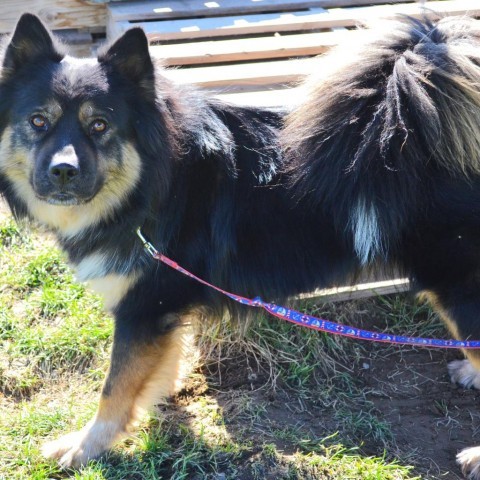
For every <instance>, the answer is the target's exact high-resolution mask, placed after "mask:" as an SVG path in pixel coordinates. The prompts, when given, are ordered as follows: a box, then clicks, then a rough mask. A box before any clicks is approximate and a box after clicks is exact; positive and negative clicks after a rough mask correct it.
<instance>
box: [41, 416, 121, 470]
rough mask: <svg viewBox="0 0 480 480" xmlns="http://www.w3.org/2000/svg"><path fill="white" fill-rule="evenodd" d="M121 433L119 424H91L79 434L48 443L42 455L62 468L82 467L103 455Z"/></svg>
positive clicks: (72, 434) (74, 433)
mask: <svg viewBox="0 0 480 480" xmlns="http://www.w3.org/2000/svg"><path fill="white" fill-rule="evenodd" d="M121 433H122V432H121V430H119V428H118V424H117V423H113V422H91V423H89V424H87V425H86V426H85V427H84V428H82V429H81V430H79V431H78V432H73V433H69V434H68V435H64V436H63V437H60V438H58V439H57V440H54V441H52V442H48V443H46V444H45V445H44V446H43V448H42V454H43V456H44V457H46V458H51V459H54V460H58V463H59V465H60V466H61V467H62V468H70V467H74V468H76V467H80V466H82V465H85V464H86V463H87V462H88V461H89V460H92V459H95V458H98V457H99V456H100V455H102V453H104V452H105V451H106V450H108V449H109V448H110V447H111V446H112V444H113V443H114V442H115V441H116V440H117V439H118V438H119V436H120V435H121Z"/></svg>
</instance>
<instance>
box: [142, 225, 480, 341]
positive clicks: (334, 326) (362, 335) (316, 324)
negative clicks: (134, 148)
mask: <svg viewBox="0 0 480 480" xmlns="http://www.w3.org/2000/svg"><path fill="white" fill-rule="evenodd" d="M136 233H137V235H138V237H139V238H140V240H141V241H142V243H143V246H144V248H145V250H146V251H147V252H148V253H149V254H150V255H151V256H152V258H154V259H155V260H158V261H160V262H162V263H164V264H165V265H168V266H169V267H171V268H173V269H174V270H176V271H177V272H180V273H182V274H183V275H186V276H187V277H190V278H192V279H193V280H196V281H197V282H200V283H202V284H203V285H206V286H207V287H210V288H213V289H214V290H216V291H217V292H220V293H222V294H223V295H226V296H227V297H229V298H231V299H232V300H234V301H235V302H238V303H241V304H243V305H249V306H251V307H257V308H263V309H264V310H266V311H267V312H268V313H270V314H271V315H273V316H275V317H278V318H281V319H282V320H286V321H287V322H290V323H294V324H295V325H300V326H302V327H307V328H311V329H312V330H318V331H320V332H326V333H331V334H334V335H340V336H343V337H349V338H359V339H361V340H370V341H372V342H383V343H392V344H397V345H417V346H422V347H434V348H464V349H478V348H480V340H465V341H461V340H439V339H435V338H421V337H406V336H402V335H391V334H388V333H377V332H372V331H369V330H363V329H361V328H355V327H349V326H347V325H342V324H340V323H335V322H330V321H328V320H323V319H321V318H317V317H313V316H311V315H307V314H305V313H301V312H298V311H296V310H293V309H291V308H286V307H282V306H279V305H275V304H274V303H267V302H264V301H263V300H262V299H261V298H260V297H255V298H254V299H250V298H245V297H242V296H240V295H235V294H234V293H230V292H227V291H226V290H222V289H221V288H219V287H217V286H215V285H212V284H211V283H208V282H207V281H205V280H203V279H201V278H199V277H197V276H196V275H194V274H193V273H191V272H189V271H188V270H185V269H184V268H183V267H181V266H180V265H179V264H178V263H177V262H175V261H173V260H171V259H170V258H168V257H166V256H165V255H163V254H161V253H160V252H158V250H157V249H156V248H155V247H154V246H153V245H152V244H151V243H150V242H149V241H148V240H147V239H146V238H145V237H144V235H143V234H142V231H141V229H140V227H139V228H137V230H136Z"/></svg>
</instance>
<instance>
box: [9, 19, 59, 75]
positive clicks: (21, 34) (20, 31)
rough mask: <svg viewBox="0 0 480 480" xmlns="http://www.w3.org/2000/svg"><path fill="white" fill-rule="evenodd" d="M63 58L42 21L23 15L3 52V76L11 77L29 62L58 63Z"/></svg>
mask: <svg viewBox="0 0 480 480" xmlns="http://www.w3.org/2000/svg"><path fill="white" fill-rule="evenodd" d="M63 57H64V55H63V53H62V52H60V51H59V50H58V48H57V46H56V45H55V41H54V39H53V37H52V36H51V35H50V32H49V31H48V30H47V28H46V27H45V25H44V24H43V23H42V21H41V20H40V19H39V18H38V17H37V16H35V15H32V14H30V13H25V14H23V15H22V16H21V17H20V20H19V21H18V23H17V26H16V27H15V32H14V33H13V36H12V38H11V40H10V43H9V44H8V46H7V49H6V51H5V57H4V59H3V75H5V74H6V75H11V74H13V73H15V72H16V71H17V70H18V69H19V68H21V67H22V66H23V65H25V64H27V63H30V62H34V61H37V60H43V59H45V60H50V61H53V62H60V61H61V60H62V58H63Z"/></svg>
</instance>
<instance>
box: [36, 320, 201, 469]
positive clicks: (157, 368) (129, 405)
mask: <svg viewBox="0 0 480 480" xmlns="http://www.w3.org/2000/svg"><path fill="white" fill-rule="evenodd" d="M191 339H192V334H191V330H190V328H189V327H188V326H186V325H182V326H176V327H174V328H173V329H171V330H170V331H168V332H167V333H164V334H162V335H159V336H157V337H156V338H153V339H150V340H147V339H143V340H142V341H141V342H140V341H138V340H137V341H134V342H132V340H131V332H128V334H127V335H125V333H124V332H122V331H121V329H119V328H117V330H116V332H115V338H114V345H113V348H112V355H111V365H110V370H109V372H108V375H107V378H106V381H105V384H104V386H103V390H102V394H101V397H100V403H99V406H98V410H97V412H96V414H95V416H94V418H93V419H92V420H91V421H90V422H89V423H88V424H87V425H86V426H85V427H84V428H82V429H81V430H80V431H78V432H74V433H71V434H68V435H65V436H63V437H61V438H59V439H58V440H55V441H53V442H50V443H48V444H46V445H45V446H44V448H43V454H44V455H45V456H46V457H48V458H53V459H56V460H58V461H59V463H60V465H61V466H62V467H64V468H67V467H78V466H80V465H84V464H85V463H86V462H87V461H88V460H90V459H93V458H96V457H98V456H100V455H101V454H102V453H103V452H105V451H106V450H108V449H109V448H110V447H111V446H112V445H113V443H115V442H116V441H117V440H119V439H120V438H122V437H123V436H125V435H126V434H127V433H128V431H129V428H130V427H131V426H132V424H133V423H134V422H135V421H136V420H137V419H138V417H139V414H140V413H141V412H142V410H143V409H144V408H147V407H149V406H151V405H153V404H154V403H155V401H159V400H161V399H162V398H165V397H167V396H168V395H171V394H172V393H173V392H174V391H175V390H176V389H177V388H178V386H179V383H180V380H181V376H182V374H183V373H184V372H183V370H184V365H183V361H184V360H186V353H187V351H188V346H189V343H191Z"/></svg>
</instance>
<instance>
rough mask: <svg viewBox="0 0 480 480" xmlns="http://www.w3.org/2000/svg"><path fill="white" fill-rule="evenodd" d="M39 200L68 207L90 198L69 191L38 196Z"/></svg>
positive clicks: (82, 202)
mask: <svg viewBox="0 0 480 480" xmlns="http://www.w3.org/2000/svg"><path fill="white" fill-rule="evenodd" d="M39 199H40V200H42V201H44V202H46V203H48V204H49V205H58V206H62V207H70V206H74V205H82V204H84V203H87V202H88V201H90V200H91V198H80V197H78V196H77V195H73V194H71V193H64V192H58V193H54V194H52V195H49V196H47V197H39Z"/></svg>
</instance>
